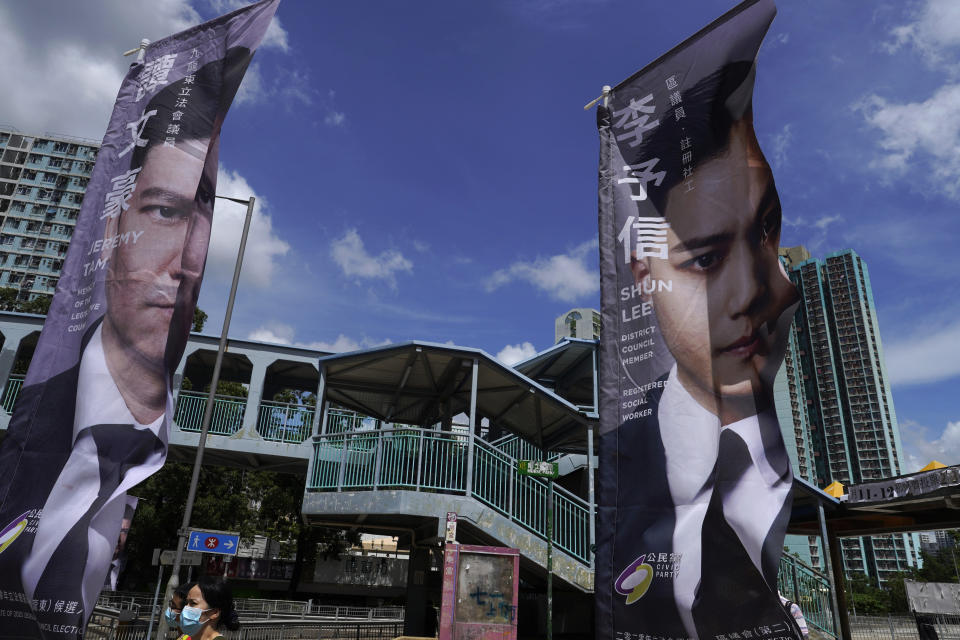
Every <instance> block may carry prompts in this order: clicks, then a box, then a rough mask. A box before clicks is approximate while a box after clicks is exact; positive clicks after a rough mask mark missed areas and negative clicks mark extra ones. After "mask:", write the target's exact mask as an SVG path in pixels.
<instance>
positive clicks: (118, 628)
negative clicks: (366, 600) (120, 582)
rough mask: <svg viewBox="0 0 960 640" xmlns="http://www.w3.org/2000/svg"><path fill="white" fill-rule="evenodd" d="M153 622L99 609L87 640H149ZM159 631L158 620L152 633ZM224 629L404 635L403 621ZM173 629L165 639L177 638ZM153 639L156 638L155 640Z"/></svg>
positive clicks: (369, 639)
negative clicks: (123, 619) (126, 618)
mask: <svg viewBox="0 0 960 640" xmlns="http://www.w3.org/2000/svg"><path fill="white" fill-rule="evenodd" d="M148 629H149V621H147V620H134V621H131V622H120V621H119V620H118V618H117V616H116V615H114V613H113V612H109V611H105V610H97V611H95V612H94V613H93V615H92V616H91V620H90V623H89V624H88V625H87V630H86V632H85V633H84V635H83V637H84V640H148V639H147V630H148ZM156 632H157V625H156V622H155V623H154V626H153V632H152V635H153V636H154V637H155V636H156ZM220 632H221V633H222V634H223V636H224V637H225V638H226V639H227V640H306V639H307V638H311V639H313V638H316V639H321V638H322V639H329V640H392V639H393V638H396V637H398V636H402V635H403V621H402V620H372V621H371V620H353V621H351V620H254V621H250V622H244V621H243V619H242V618H241V622H240V629H239V630H237V631H228V630H226V629H221V630H220ZM176 637H177V634H176V633H174V632H171V633H170V634H168V635H167V636H166V638H165V640H174V639H175V638H176ZM151 640H153V639H151Z"/></svg>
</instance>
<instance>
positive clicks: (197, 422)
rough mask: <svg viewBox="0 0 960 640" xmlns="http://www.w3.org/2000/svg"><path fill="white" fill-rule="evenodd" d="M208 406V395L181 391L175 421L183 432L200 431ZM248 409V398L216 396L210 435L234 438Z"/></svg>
mask: <svg viewBox="0 0 960 640" xmlns="http://www.w3.org/2000/svg"><path fill="white" fill-rule="evenodd" d="M206 406H207V394H206V393H198V392H196V391H181V392H180V395H179V396H178V397H177V410H176V413H175V414H174V417H173V421H174V422H176V423H177V425H179V427H180V429H182V430H183V431H200V429H201V427H202V426H203V411H204V409H205V408H206ZM246 408H247V399H246V398H236V397H233V396H223V395H219V394H218V395H216V396H214V399H213V416H212V418H211V420H210V431H209V433H210V434H212V435H217V436H232V435H233V434H235V433H236V432H237V431H239V430H240V428H241V427H242V426H243V414H244V411H245V410H246Z"/></svg>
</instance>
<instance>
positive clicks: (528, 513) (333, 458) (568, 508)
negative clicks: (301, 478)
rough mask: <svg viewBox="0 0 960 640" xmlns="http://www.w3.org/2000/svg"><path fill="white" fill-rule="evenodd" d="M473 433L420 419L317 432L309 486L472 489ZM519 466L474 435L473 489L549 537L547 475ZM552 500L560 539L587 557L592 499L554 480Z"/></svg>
mask: <svg viewBox="0 0 960 640" xmlns="http://www.w3.org/2000/svg"><path fill="white" fill-rule="evenodd" d="M328 424H329V423H328ZM470 437H471V436H469V435H467V434H465V433H450V432H445V431H434V430H427V429H419V428H414V427H402V428H385V429H376V430H372V431H360V432H354V433H333V434H327V435H323V436H317V437H316V438H315V439H314V445H313V450H314V454H313V455H314V459H313V472H312V474H311V477H310V478H309V480H308V483H307V490H311V491H341V490H349V491H357V490H378V489H409V490H413V491H435V492H443V493H453V494H461V495H466V493H467V468H468V457H469V451H470ZM535 459H536V458H535ZM516 469H517V458H515V457H513V456H511V455H509V454H508V453H506V452H504V451H502V450H501V449H499V448H497V447H495V446H493V445H491V444H490V443H488V442H485V441H483V440H481V439H480V438H477V437H473V478H472V483H471V484H472V488H471V492H470V495H471V496H472V497H474V498H476V499H477V500H480V501H481V502H483V503H484V504H486V505H488V506H490V507H491V508H493V509H494V510H496V511H498V512H500V513H501V514H503V515H504V516H506V517H508V518H510V519H511V520H513V521H514V522H516V523H518V524H519V525H521V526H523V527H525V528H527V529H529V530H530V531H532V532H533V533H535V534H537V535H538V536H539V537H541V538H543V539H546V531H547V483H546V482H544V481H543V480H540V479H539V478H533V477H527V476H520V475H519V474H518V473H517V470H516ZM553 508H554V528H553V530H554V535H553V541H554V544H555V545H556V546H557V548H559V549H561V550H563V551H564V552H566V553H567V554H569V555H570V556H572V557H574V558H576V559H577V560H579V561H581V562H583V563H584V564H588V563H589V561H590V560H589V558H590V556H589V545H590V516H589V514H590V507H589V505H588V504H587V502H586V501H585V500H583V499H582V498H580V497H578V496H576V495H574V494H573V493H570V492H569V491H567V490H565V489H563V488H562V487H559V486H556V485H554V499H553Z"/></svg>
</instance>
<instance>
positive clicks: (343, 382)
mask: <svg viewBox="0 0 960 640" xmlns="http://www.w3.org/2000/svg"><path fill="white" fill-rule="evenodd" d="M319 364H320V389H319V391H320V393H321V396H322V398H323V399H325V400H327V401H330V402H335V403H337V404H339V405H342V406H344V407H346V408H348V409H353V410H354V411H357V412H360V413H363V414H366V415H369V416H372V417H374V418H378V419H380V420H383V421H385V422H396V423H400V424H409V425H416V426H421V427H429V426H432V425H435V424H438V423H440V424H442V425H449V424H450V422H451V420H452V418H453V416H455V415H458V414H460V413H466V414H468V415H470V416H471V424H472V425H474V428H475V430H479V427H480V419H481V418H487V419H488V420H489V428H490V429H491V430H494V431H497V430H506V431H509V432H511V433H514V434H516V435H519V436H520V437H522V438H524V439H525V440H528V441H529V442H531V443H533V444H535V445H537V446H539V447H540V448H541V449H544V450H548V451H562V452H570V453H584V452H586V450H587V437H588V431H589V427H590V426H592V425H593V424H595V422H596V421H595V420H594V419H592V418H591V417H588V416H586V415H584V414H583V413H581V412H580V411H578V410H577V407H576V406H574V405H572V404H570V403H569V402H567V401H566V400H564V399H563V398H561V397H560V396H558V395H556V394H554V393H553V392H552V391H550V390H549V389H547V388H546V387H544V386H542V385H540V384H539V383H537V382H535V381H534V380H531V379H530V378H528V377H527V376H525V375H523V374H522V373H520V372H518V371H516V370H515V369H513V368H511V367H508V366H506V365H504V364H502V363H501V362H499V361H498V360H496V359H495V358H493V357H492V356H491V355H489V354H487V353H486V352H484V351H482V350H480V349H472V348H468V347H457V346H452V345H444V344H435V343H430V342H419V341H413V342H406V343H402V344H396V345H387V346H384V347H376V348H373V349H366V350H363V351H353V352H349V353H343V354H336V355H331V356H325V357H322V358H320V360H319ZM474 408H475V410H473V409H474Z"/></svg>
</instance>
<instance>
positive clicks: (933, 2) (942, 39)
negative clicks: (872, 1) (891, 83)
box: [884, 0, 960, 71]
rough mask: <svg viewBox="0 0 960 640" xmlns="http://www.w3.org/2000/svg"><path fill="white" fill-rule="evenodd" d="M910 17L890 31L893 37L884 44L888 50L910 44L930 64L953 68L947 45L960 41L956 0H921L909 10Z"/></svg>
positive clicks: (959, 23)
mask: <svg viewBox="0 0 960 640" xmlns="http://www.w3.org/2000/svg"><path fill="white" fill-rule="evenodd" d="M910 17H911V20H910V21H909V22H907V23H906V24H902V25H899V26H897V27H894V28H893V29H891V31H890V35H891V36H892V37H893V40H892V41H890V42H887V43H885V44H884V47H885V48H886V49H887V51H889V52H890V53H894V52H896V51H899V50H900V49H901V48H902V47H905V46H911V47H913V48H915V49H916V50H917V51H918V52H919V53H920V55H921V56H923V58H924V59H925V60H926V61H927V62H928V63H929V64H931V65H934V66H938V65H944V66H945V68H948V69H949V70H951V71H953V69H952V68H950V67H952V66H953V65H955V59H954V58H953V57H952V56H951V55H950V51H949V49H952V48H955V47H957V46H958V45H960V3H958V2H956V0H925V1H924V2H922V3H921V4H920V5H919V6H918V8H917V9H916V10H915V11H913V12H912V15H911V16H910Z"/></svg>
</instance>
